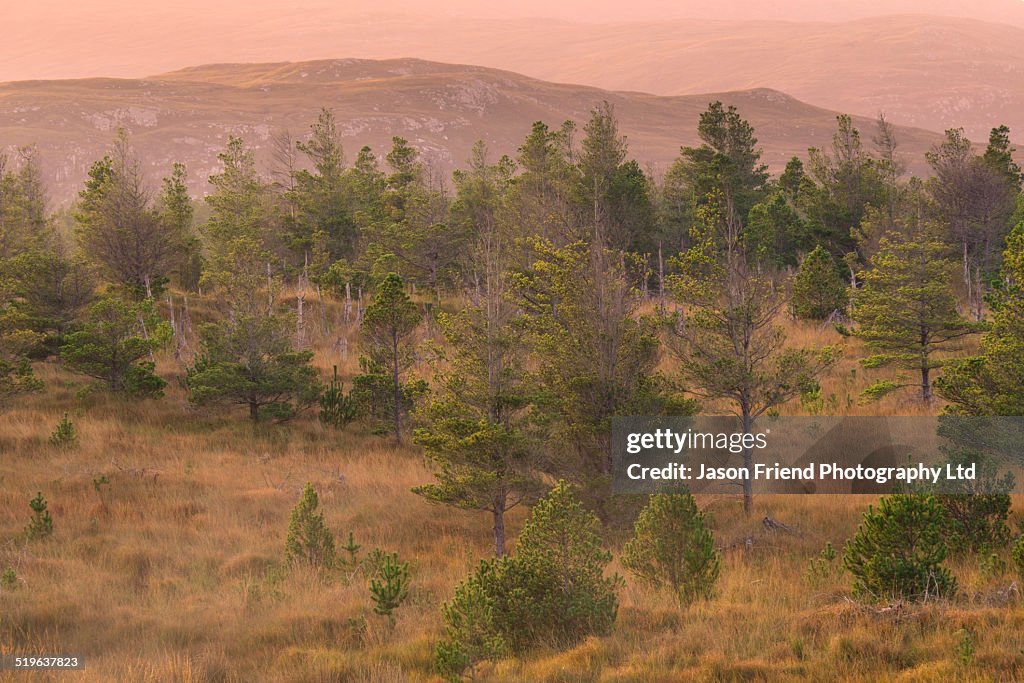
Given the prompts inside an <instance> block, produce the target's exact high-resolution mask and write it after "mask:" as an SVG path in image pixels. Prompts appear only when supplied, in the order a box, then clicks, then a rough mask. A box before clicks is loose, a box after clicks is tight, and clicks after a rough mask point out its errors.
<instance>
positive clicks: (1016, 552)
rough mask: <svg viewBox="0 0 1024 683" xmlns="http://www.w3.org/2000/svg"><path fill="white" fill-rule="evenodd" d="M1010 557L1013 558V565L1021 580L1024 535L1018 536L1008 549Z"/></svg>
mask: <svg viewBox="0 0 1024 683" xmlns="http://www.w3.org/2000/svg"><path fill="white" fill-rule="evenodd" d="M1010 557H1011V558H1012V559H1013V566H1014V569H1016V570H1017V575H1018V576H1020V578H1021V580H1024V536H1020V537H1019V538H1018V539H1017V540H1016V541H1014V543H1013V548H1012V549H1011V550H1010Z"/></svg>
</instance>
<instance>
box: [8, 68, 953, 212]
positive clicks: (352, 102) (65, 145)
mask: <svg viewBox="0 0 1024 683" xmlns="http://www.w3.org/2000/svg"><path fill="white" fill-rule="evenodd" d="M716 99H721V100H722V101H723V102H726V103H727V104H734V105H736V106H737V107H738V108H739V110H740V112H741V114H742V115H743V116H744V117H746V118H748V119H749V120H750V121H751V123H752V124H753V125H754V126H755V128H756V130H757V135H758V138H759V139H760V144H761V146H762V147H763V149H764V158H765V160H766V161H767V162H768V163H769V164H770V165H771V166H772V167H773V168H774V169H776V170H778V169H780V168H781V166H782V165H783V164H784V163H785V161H786V160H787V159H788V158H789V157H790V156H792V155H794V154H801V155H802V154H804V153H805V152H806V149H807V147H809V146H822V145H827V144H828V143H829V140H830V137H831V134H832V131H833V130H834V127H835V116H836V113H835V112H833V111H828V110H826V109H821V108H819V107H815V106H812V105H809V104H805V103H803V102H801V101H798V100H796V99H794V98H792V97H790V96H788V95H786V94H783V93H781V92H777V91H774V90H768V89H751V90H743V91H738V92H727V93H708V94H701V95H688V96H677V97H663V96H655V95H648V94H643V93H635V92H610V91H605V90H600V89H597V88H591V87H585V86H576V85H564V84H556V83H549V82H544V81H539V80H535V79H532V78H527V77H524V76H520V75H518V74H515V73H511V72H505V71H497V70H494V69H486V68H481V67H473V66H461V65H450V64H440V63H434V62H426V61H421V60H412V59H400V60H388V61H368V60H355V59H345V60H329V61H318V62H303V63H275V64H226V65H211V66H201V67H195V68H189V69H184V70H181V71H175V72H171V73H168V74H164V75H161V76H155V77H152V78H146V79H136V80H133V79H84V80H63V81H25V82H15V83H7V84H0V148H2V147H5V146H6V147H11V146H16V145H27V144H35V145H37V146H38V148H39V152H40V158H41V161H42V164H43V168H44V173H45V174H46V176H47V179H48V181H49V182H50V186H51V191H52V195H53V199H54V201H55V202H58V203H63V202H66V201H67V200H69V199H71V198H73V196H74V193H75V192H76V191H77V190H78V189H79V188H80V187H81V183H82V181H83V179H84V177H85V173H86V171H87V169H88V167H89V165H90V164H91V163H92V161H93V160H95V159H97V158H99V157H100V156H102V154H103V152H104V149H105V147H106V146H107V145H108V144H109V143H110V141H111V140H112V139H113V137H114V135H115V131H116V129H117V128H119V127H123V128H125V129H126V130H127V131H128V132H129V133H130V134H131V137H132V140H133V142H134V144H135V145H136V147H137V148H138V149H139V151H140V153H141V156H142V158H143V159H144V160H145V161H146V162H147V164H149V167H150V169H151V170H150V173H151V175H152V179H153V180H154V182H155V181H156V180H157V179H158V178H159V177H160V176H161V175H163V174H164V173H166V172H167V170H168V169H169V167H170V165H171V163H172V162H173V161H183V162H185V163H186V164H187V165H188V167H189V170H190V175H191V183H192V186H193V189H194V190H195V191H197V192H202V191H204V190H205V180H206V177H207V176H208V175H209V174H211V173H213V172H216V171H217V170H218V162H217V159H216V155H217V153H218V152H219V151H220V150H222V149H223V147H224V144H225V142H226V141H227V138H228V136H229V135H240V136H242V137H243V138H245V139H246V141H247V142H249V143H250V144H251V145H253V146H254V147H255V148H256V149H257V151H258V154H259V156H260V157H262V159H263V160H266V159H267V158H268V156H269V153H270V148H271V144H272V138H273V135H274V134H275V132H276V131H280V130H289V131H290V132H291V133H292V135H293V136H296V137H299V136H302V135H303V134H304V133H305V131H307V130H308V127H309V124H310V123H311V122H312V121H313V120H314V118H315V117H316V115H317V112H318V111H319V109H320V108H321V107H329V108H331V109H333V110H334V112H335V114H336V116H337V118H338V120H339V123H340V129H341V131H342V134H343V136H344V143H345V145H346V149H347V150H348V153H349V156H350V157H351V156H354V154H355V151H356V150H357V149H358V148H359V147H360V146H362V145H364V144H365V145H370V146H372V147H373V148H374V149H375V150H377V151H378V152H384V151H386V150H387V149H388V147H389V146H390V140H391V137H392V136H394V135H401V136H403V137H406V138H407V139H409V141H410V142H411V143H412V144H414V145H415V146H416V147H418V148H419V149H420V150H421V151H422V152H423V155H424V158H425V159H426V160H427V161H428V162H429V163H430V164H431V165H432V166H433V167H434V168H435V169H436V170H438V171H440V172H441V173H443V174H445V175H447V174H448V173H449V172H450V171H451V170H452V168H454V167H456V166H458V165H461V164H462V163H463V162H464V161H465V160H466V158H467V157H468V153H469V149H470V147H471V146H472V144H473V142H474V141H476V140H477V139H482V140H485V141H486V142H487V144H488V145H489V147H490V149H491V150H492V151H493V152H494V153H495V154H514V152H515V150H516V148H517V147H518V145H519V144H521V142H522V140H523V139H524V137H525V136H526V134H527V133H528V132H529V129H530V125H531V123H532V122H533V121H537V120H543V121H546V122H548V123H550V124H551V125H557V124H559V123H560V122H561V121H563V120H566V119H574V120H576V121H579V122H583V121H585V120H586V118H587V117H588V115H589V111H590V110H591V108H593V107H594V106H595V105H597V104H598V103H600V102H601V101H602V100H608V101H609V102H611V103H612V104H613V105H614V106H615V108H616V112H617V114H618V116H619V118H620V121H621V127H622V131H623V132H624V133H625V134H626V135H627V136H628V139H629V144H630V153H631V155H632V156H634V157H635V158H637V159H638V160H639V161H640V162H641V163H642V164H644V165H645V166H646V167H648V168H650V169H651V170H652V171H654V172H656V173H657V172H660V171H663V170H664V169H665V168H667V166H668V165H669V164H670V163H671V162H672V160H673V159H674V158H676V156H677V155H678V152H679V147H680V145H690V144H695V143H696V142H697V135H696V125H697V119H698V116H699V114H700V112H701V111H703V110H704V109H705V108H706V106H707V104H708V102H709V101H712V100H716ZM857 124H858V125H859V126H860V127H861V128H862V129H863V130H864V131H865V139H870V131H871V129H872V127H873V125H874V124H873V121H872V120H870V119H865V118H860V119H857ZM898 135H899V139H900V143H901V147H900V150H901V151H902V152H903V154H904V155H905V157H906V160H907V161H908V162H910V163H911V166H912V168H914V169H917V170H920V169H921V165H922V163H923V154H924V151H925V150H926V149H927V148H928V147H929V146H930V145H932V144H934V143H935V142H936V141H937V140H938V139H939V136H938V135H937V134H936V133H933V132H929V131H925V130H921V129H914V128H900V129H899V130H898Z"/></svg>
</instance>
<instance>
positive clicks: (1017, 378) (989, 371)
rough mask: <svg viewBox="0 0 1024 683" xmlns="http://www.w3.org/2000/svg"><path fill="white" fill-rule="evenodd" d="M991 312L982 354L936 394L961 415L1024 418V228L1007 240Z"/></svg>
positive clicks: (950, 370)
mask: <svg viewBox="0 0 1024 683" xmlns="http://www.w3.org/2000/svg"><path fill="white" fill-rule="evenodd" d="M989 306H990V309H991V314H992V325H991V328H990V329H989V330H988V331H987V332H986V333H985V334H984V335H982V338H981V352H980V354H979V355H977V356H973V357H971V358H966V359H964V360H961V361H956V362H953V363H951V364H949V365H948V366H947V367H946V368H945V369H944V370H943V374H942V377H940V378H939V379H938V380H936V382H935V386H936V390H937V391H938V393H939V395H940V396H942V398H944V399H946V400H947V401H949V402H950V403H951V404H952V405H951V407H950V408H951V412H953V413H955V414H958V415H1024V223H1021V224H1018V225H1017V227H1016V228H1015V229H1014V231H1013V233H1011V235H1010V237H1009V238H1008V239H1007V243H1006V251H1005V252H1004V254H1003V267H1002V271H1001V277H1000V282H999V285H998V287H997V288H996V289H995V290H994V291H993V292H992V295H991V296H990V297H989Z"/></svg>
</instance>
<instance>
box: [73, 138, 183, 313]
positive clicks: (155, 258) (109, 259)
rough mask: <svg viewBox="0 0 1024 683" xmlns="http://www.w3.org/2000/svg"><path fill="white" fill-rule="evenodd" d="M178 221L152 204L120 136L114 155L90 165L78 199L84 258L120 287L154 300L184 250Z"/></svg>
mask: <svg viewBox="0 0 1024 683" xmlns="http://www.w3.org/2000/svg"><path fill="white" fill-rule="evenodd" d="M178 170H179V169H178V168H177V167H176V168H175V172H176V173H177V172H178ZM178 180H179V181H180V179H178ZM167 182H169V183H172V184H173V183H174V182H175V179H174V178H173V177H172V178H171V179H169V180H168V181H167ZM176 218H177V217H176V216H172V215H169V214H166V213H164V212H163V211H161V207H159V206H158V205H156V204H155V203H154V202H153V200H152V196H151V193H150V191H149V190H148V188H147V187H146V185H145V181H144V179H143V173H142V166H141V163H140V161H139V159H138V158H137V157H136V156H135V153H134V152H133V151H132V149H131V146H130V145H129V143H128V138H127V135H126V134H125V133H124V131H121V132H120V134H119V136H118V138H117V140H116V141H115V142H114V147H113V150H112V153H111V154H110V155H108V156H106V157H104V158H103V159H101V160H99V161H97V162H96V163H95V164H93V166H92V168H91V169H90V170H89V178H88V180H87V182H86V187H85V189H84V190H83V191H82V192H81V193H80V194H79V203H78V207H77V209H76V211H75V219H76V221H77V223H78V237H79V240H80V241H81V244H82V248H83V250H84V251H85V253H86V255H88V257H89V258H90V259H92V260H93V261H95V262H96V263H97V264H98V265H99V266H100V267H101V268H102V269H103V270H104V271H105V272H106V274H107V275H108V276H109V277H110V278H111V279H112V280H114V281H115V282H117V283H118V284H121V285H124V286H125V287H127V288H129V290H131V291H132V292H134V293H135V294H136V295H139V296H143V295H144V296H146V297H147V298H152V297H153V296H154V295H156V294H159V292H160V289H161V288H162V287H163V286H164V284H166V282H167V280H168V275H169V274H170V272H171V271H172V270H173V269H174V268H175V267H176V266H177V265H178V264H179V262H180V259H181V256H182V253H183V250H184V248H185V244H186V240H187V238H188V234H187V233H186V232H185V226H184V225H183V224H182V223H181V222H180V221H178V220H176Z"/></svg>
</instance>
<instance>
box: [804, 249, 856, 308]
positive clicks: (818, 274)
mask: <svg viewBox="0 0 1024 683" xmlns="http://www.w3.org/2000/svg"><path fill="white" fill-rule="evenodd" d="M848 303H849V293H848V292H847V290H846V283H844V282H843V280H842V278H840V277H839V273H838V272H836V264H835V261H833V260H832V257H831V256H830V255H829V253H828V252H827V251H825V250H824V249H823V248H822V247H821V245H818V246H816V247H815V248H814V250H813V251H812V252H811V253H809V254H808V255H807V256H806V257H804V260H803V262H802V263H801V264H800V270H799V271H797V274H796V277H795V278H794V279H793V294H792V298H791V299H790V307H791V308H792V310H793V314H794V315H796V317H798V318H802V319H804V320H824V319H826V318H828V317H829V316H830V315H832V314H833V313H834V312H836V311H839V312H840V313H842V312H844V311H845V310H846V306H847V304H848Z"/></svg>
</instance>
